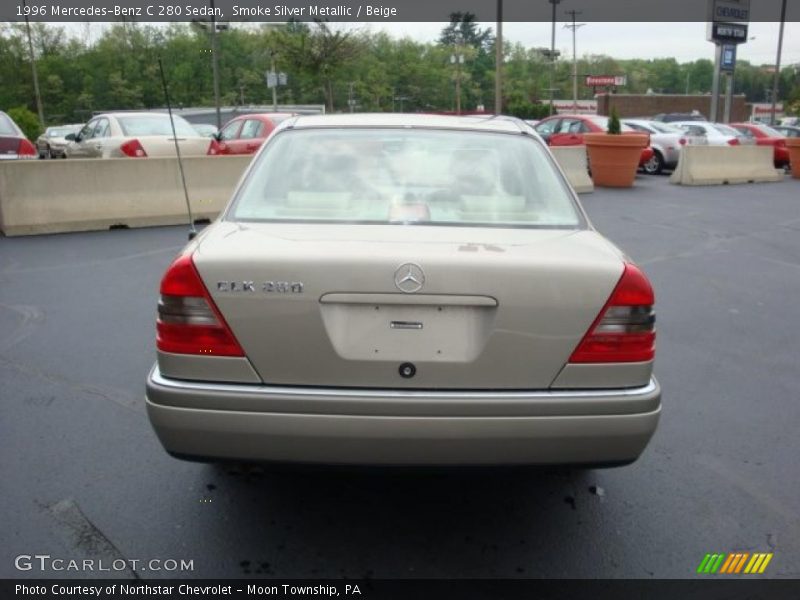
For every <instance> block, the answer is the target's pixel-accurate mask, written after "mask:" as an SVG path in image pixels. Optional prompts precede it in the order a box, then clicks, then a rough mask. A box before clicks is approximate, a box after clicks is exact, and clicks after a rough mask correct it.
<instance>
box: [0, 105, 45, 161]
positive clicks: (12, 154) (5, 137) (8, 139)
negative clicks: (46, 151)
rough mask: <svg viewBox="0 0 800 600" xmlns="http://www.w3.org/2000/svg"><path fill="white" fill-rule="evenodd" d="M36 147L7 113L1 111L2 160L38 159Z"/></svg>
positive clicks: (0, 142)
mask: <svg viewBox="0 0 800 600" xmlns="http://www.w3.org/2000/svg"><path fill="white" fill-rule="evenodd" d="M38 154H39V153H38V152H37V151H36V146H34V145H33V144H32V143H31V142H30V141H28V138H26V137H25V134H24V133H22V130H21V129H20V128H19V127H18V126H17V124H16V123H14V121H12V120H11V117H9V116H8V115H7V114H6V113H4V112H2V111H0V160H3V159H7V158H11V159H16V158H36V157H37V156H38Z"/></svg>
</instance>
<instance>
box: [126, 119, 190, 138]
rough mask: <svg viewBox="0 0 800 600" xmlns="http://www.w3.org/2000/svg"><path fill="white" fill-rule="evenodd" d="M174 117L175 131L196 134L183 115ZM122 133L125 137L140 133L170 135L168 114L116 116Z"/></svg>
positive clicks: (181, 133)
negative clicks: (161, 115)
mask: <svg viewBox="0 0 800 600" xmlns="http://www.w3.org/2000/svg"><path fill="white" fill-rule="evenodd" d="M173 119H175V133H177V134H178V135H182V136H192V137H194V136H196V135H197V132H196V131H195V130H194V129H192V126H191V125H189V122H188V121H186V120H185V119H184V118H183V117H173ZM117 121H118V122H119V126H120V127H121V128H122V133H123V134H125V136H127V137H134V136H140V135H172V126H171V125H170V123H169V116H163V117H159V116H144V117H140V116H136V117H134V116H127V117H117Z"/></svg>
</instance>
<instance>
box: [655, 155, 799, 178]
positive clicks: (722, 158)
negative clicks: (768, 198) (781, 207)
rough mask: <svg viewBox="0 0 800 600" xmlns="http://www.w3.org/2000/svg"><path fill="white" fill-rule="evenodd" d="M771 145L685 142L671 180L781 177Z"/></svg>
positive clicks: (781, 172)
mask: <svg viewBox="0 0 800 600" xmlns="http://www.w3.org/2000/svg"><path fill="white" fill-rule="evenodd" d="M782 179H783V171H782V170H778V169H776V168H775V166H774V164H773V149H772V147H771V146H684V147H683V148H682V149H681V157H680V160H678V166H677V167H675V170H674V171H673V172H672V176H671V177H670V179H669V180H670V183H676V184H680V185H722V184H726V183H764V182H773V181H781V180H782Z"/></svg>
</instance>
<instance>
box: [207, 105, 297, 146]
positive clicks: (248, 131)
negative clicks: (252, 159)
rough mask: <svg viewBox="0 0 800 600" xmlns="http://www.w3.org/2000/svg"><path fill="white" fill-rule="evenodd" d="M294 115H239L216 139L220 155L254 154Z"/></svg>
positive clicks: (228, 123) (227, 124) (229, 122)
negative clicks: (273, 131) (274, 131)
mask: <svg viewBox="0 0 800 600" xmlns="http://www.w3.org/2000/svg"><path fill="white" fill-rule="evenodd" d="M292 116H294V114H293V113H257V114H250V115H239V116H238V117H236V118H234V119H231V120H230V121H228V122H227V123H226V125H225V127H223V128H222V129H221V130H220V131H219V133H218V134H217V136H216V138H217V140H218V141H219V153H220V154H254V153H255V152H256V151H257V150H258V149H259V148H260V147H261V144H263V143H264V140H266V139H267V137H269V134H270V133H272V130H273V129H275V128H276V127H277V126H278V124H279V123H280V122H281V121H285V120H286V119H288V118H289V117H292Z"/></svg>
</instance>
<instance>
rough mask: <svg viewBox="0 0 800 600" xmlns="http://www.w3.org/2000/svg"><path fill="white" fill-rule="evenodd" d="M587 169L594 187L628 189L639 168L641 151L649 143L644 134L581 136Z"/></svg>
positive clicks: (591, 134)
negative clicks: (587, 156)
mask: <svg viewBox="0 0 800 600" xmlns="http://www.w3.org/2000/svg"><path fill="white" fill-rule="evenodd" d="M583 139H584V141H585V143H586V150H587V152H588V153H589V166H590V168H591V170H592V179H593V180H594V184H595V185H598V186H600V187H631V186H632V185H633V180H634V179H635V178H636V171H637V170H638V169H639V162H640V161H641V158H642V149H644V148H646V147H647V146H648V144H649V143H650V136H649V135H647V134H644V133H643V134H638V133H624V134H621V135H610V134H608V133H585V134H583Z"/></svg>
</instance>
